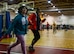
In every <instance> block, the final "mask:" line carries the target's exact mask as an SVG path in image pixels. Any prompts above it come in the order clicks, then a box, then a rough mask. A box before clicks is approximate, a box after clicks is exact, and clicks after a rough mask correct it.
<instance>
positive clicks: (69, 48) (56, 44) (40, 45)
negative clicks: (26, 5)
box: [0, 29, 74, 54]
mask: <svg viewBox="0 0 74 54" xmlns="http://www.w3.org/2000/svg"><path fill="white" fill-rule="evenodd" d="M39 32H40V35H41V38H40V40H39V41H38V42H37V43H36V44H35V46H34V47H35V52H31V53H29V52H28V46H29V45H30V43H31V41H32V39H33V34H32V32H31V31H30V30H29V31H28V34H27V35H26V36H25V37H24V38H25V40H26V46H27V48H26V49H27V54H74V30H68V31H65V30H57V32H56V33H55V34H53V31H52V30H49V31H47V30H46V29H45V30H42V31H39ZM15 39H16V38H7V39H4V40H2V41H1V42H0V54H2V53H3V52H4V53H6V50H7V47H8V44H12V43H14V42H15ZM14 52H17V53H19V54H21V48H20V44H19V45H18V46H16V47H14V48H13V49H12V53H11V54H15V53H14Z"/></svg>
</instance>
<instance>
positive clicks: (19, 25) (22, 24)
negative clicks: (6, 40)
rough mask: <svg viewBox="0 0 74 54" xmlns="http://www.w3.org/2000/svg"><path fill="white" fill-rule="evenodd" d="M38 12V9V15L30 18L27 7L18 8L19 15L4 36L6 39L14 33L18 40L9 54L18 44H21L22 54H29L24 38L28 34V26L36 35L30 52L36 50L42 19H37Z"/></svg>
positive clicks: (37, 10)
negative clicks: (35, 45)
mask: <svg viewBox="0 0 74 54" xmlns="http://www.w3.org/2000/svg"><path fill="white" fill-rule="evenodd" d="M38 12H39V9H36V13H32V14H31V15H29V16H28V9H27V7H25V6H21V7H19V8H18V14H17V15H16V16H15V18H14V19H13V21H12V23H11V25H10V26H9V28H8V30H7V31H6V32H5V34H4V36H3V37H5V36H6V35H9V34H10V33H11V31H13V32H14V34H15V36H16V38H17V40H16V42H15V43H13V44H12V45H10V46H9V47H8V50H7V54H10V51H11V49H12V48H13V47H15V46H16V45H18V44H21V49H22V53H23V54H27V52H26V47H25V40H24V36H25V35H26V34H27V29H28V25H29V29H31V31H32V32H33V34H34V38H33V40H32V43H31V45H30V46H29V50H35V49H34V44H35V43H36V42H37V41H38V40H39V39H40V34H39V32H38V30H39V23H40V18H37V17H39V15H38ZM37 22H38V23H37Z"/></svg>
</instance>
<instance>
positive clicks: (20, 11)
mask: <svg viewBox="0 0 74 54" xmlns="http://www.w3.org/2000/svg"><path fill="white" fill-rule="evenodd" d="M23 8H25V9H27V7H26V6H21V7H19V8H18V13H22V9H23ZM27 12H28V9H27ZM26 14H27V13H26Z"/></svg>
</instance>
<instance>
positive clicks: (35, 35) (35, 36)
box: [31, 30, 40, 47]
mask: <svg viewBox="0 0 74 54" xmlns="http://www.w3.org/2000/svg"><path fill="white" fill-rule="evenodd" d="M32 32H33V34H34V39H33V40H32V43H31V46H32V47H33V46H34V44H35V43H36V42H37V41H38V40H39V39H40V34H39V32H38V30H32Z"/></svg>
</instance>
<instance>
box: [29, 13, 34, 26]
mask: <svg viewBox="0 0 74 54" xmlns="http://www.w3.org/2000/svg"><path fill="white" fill-rule="evenodd" d="M32 18H33V14H31V15H30V16H29V17H28V21H29V23H30V24H31V25H33V23H32Z"/></svg>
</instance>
